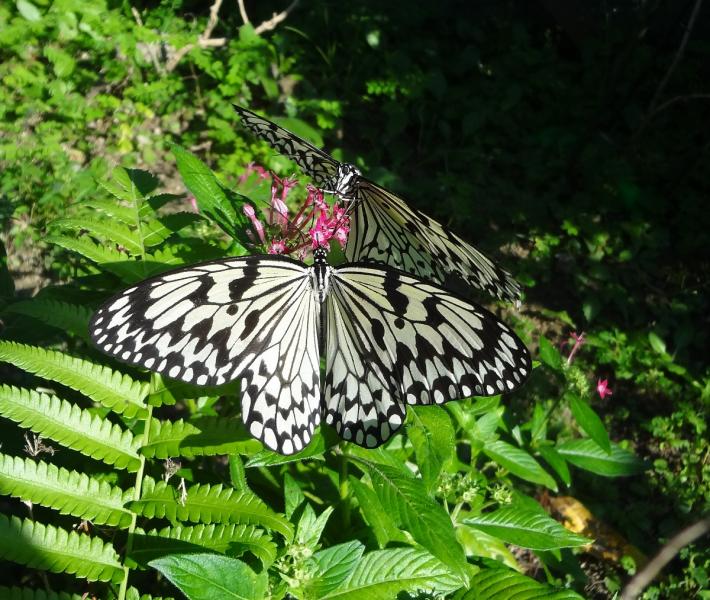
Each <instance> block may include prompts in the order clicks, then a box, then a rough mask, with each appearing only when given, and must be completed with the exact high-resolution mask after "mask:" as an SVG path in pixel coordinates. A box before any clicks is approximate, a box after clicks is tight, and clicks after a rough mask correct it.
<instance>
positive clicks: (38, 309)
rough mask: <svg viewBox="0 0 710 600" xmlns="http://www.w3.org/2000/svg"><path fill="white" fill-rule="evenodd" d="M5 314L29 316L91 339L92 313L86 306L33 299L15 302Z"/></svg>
mask: <svg viewBox="0 0 710 600" xmlns="http://www.w3.org/2000/svg"><path fill="white" fill-rule="evenodd" d="M5 312H12V313H18V314H21V315H27V316H28V317H32V318H34V319H38V320H39V321H42V322H43V323H46V324H47V325H51V326H52V327H57V328H58V329H61V330H62V331H68V332H69V333H72V334H74V335H76V336H79V337H81V338H83V339H85V340H88V339H89V319H90V318H91V312H92V311H91V309H90V308H87V307H85V306H79V305H78V304H68V303H66V302H58V301H57V300H49V299H47V298H33V299H32V300H25V301H23V302H15V303H14V304H11V305H10V306H8V307H7V308H6V309H5Z"/></svg>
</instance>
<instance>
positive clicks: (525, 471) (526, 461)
mask: <svg viewBox="0 0 710 600" xmlns="http://www.w3.org/2000/svg"><path fill="white" fill-rule="evenodd" d="M483 452H485V453H486V455H488V456H489V457H490V458H492V459H493V460H494V461H496V462H497V463H498V464H499V465H500V466H501V467H504V468H506V469H508V471H510V472H511V473H512V474H513V475H517V476H518V477H520V478H521V479H525V480H526V481H531V482H533V483H539V484H541V485H544V486H545V487H548V488H550V489H551V490H554V491H557V484H556V483H555V480H554V479H553V478H552V477H551V476H550V475H549V473H548V472H547V471H545V470H544V469H543V468H542V467H541V466H540V464H539V463H538V462H537V461H536V460H535V459H534V458H533V457H532V456H530V455H529V454H528V453H527V452H525V451H524V450H521V449H520V448H516V447H515V446H512V445H510V444H508V443H507V442H504V441H502V440H497V441H495V442H487V443H486V444H485V445H484V447H483Z"/></svg>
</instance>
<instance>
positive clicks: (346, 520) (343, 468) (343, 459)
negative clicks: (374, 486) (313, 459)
mask: <svg viewBox="0 0 710 600" xmlns="http://www.w3.org/2000/svg"><path fill="white" fill-rule="evenodd" d="M339 460H340V503H341V505H342V507H343V527H344V528H345V531H348V530H349V529H350V523H351V517H350V497H349V496H350V486H349V485H348V455H347V454H345V453H343V454H341V455H340V458H339Z"/></svg>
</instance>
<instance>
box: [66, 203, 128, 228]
mask: <svg viewBox="0 0 710 600" xmlns="http://www.w3.org/2000/svg"><path fill="white" fill-rule="evenodd" d="M77 206H78V207H79V208H83V207H87V208H96V209H98V210H100V211H101V212H102V213H105V214H107V215H108V216H109V217H113V218H114V219H118V220H119V221H121V223H125V224H126V225H136V222H137V214H136V209H135V208H133V207H131V206H124V205H123V204H119V203H118V202H116V201H115V200H102V199H100V198H90V199H88V200H83V201H82V202H80V203H79V204H77Z"/></svg>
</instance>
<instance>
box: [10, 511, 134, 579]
mask: <svg viewBox="0 0 710 600" xmlns="http://www.w3.org/2000/svg"><path fill="white" fill-rule="evenodd" d="M0 558H5V559H7V560H11V561H13V562H16V563H19V564H22V565H25V566H28V567H32V568H35V569H42V570H45V571H51V572H52V573H69V574H70V575H74V576H76V577H80V578H82V579H86V580H88V581H112V582H114V583H116V582H118V581H120V580H121V579H122V578H123V567H122V566H121V562H120V559H119V556H118V554H117V553H116V551H115V550H114V549H113V546H111V544H107V543H105V542H104V541H103V540H101V539H100V538H98V537H90V536H88V535H85V534H80V533H77V532H76V531H66V530H65V529H61V528H59V527H54V526H53V525H42V524H41V523H36V522H34V521H32V520H31V519H24V520H22V519H19V518H17V517H6V516H5V515H2V514H0Z"/></svg>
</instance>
